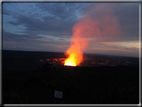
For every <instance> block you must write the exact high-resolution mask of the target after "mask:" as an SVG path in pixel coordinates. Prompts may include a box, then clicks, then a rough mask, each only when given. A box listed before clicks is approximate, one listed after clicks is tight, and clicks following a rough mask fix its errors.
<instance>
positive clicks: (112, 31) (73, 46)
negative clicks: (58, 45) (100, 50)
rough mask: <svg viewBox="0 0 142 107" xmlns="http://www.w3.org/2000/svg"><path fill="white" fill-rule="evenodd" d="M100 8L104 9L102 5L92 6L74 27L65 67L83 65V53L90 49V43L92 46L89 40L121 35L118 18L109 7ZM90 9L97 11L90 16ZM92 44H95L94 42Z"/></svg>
mask: <svg viewBox="0 0 142 107" xmlns="http://www.w3.org/2000/svg"><path fill="white" fill-rule="evenodd" d="M100 7H102V5H101V4H100V5H97V6H94V5H92V6H91V7H90V8H89V9H88V10H87V11H86V12H85V13H84V17H82V18H81V19H80V20H79V22H78V23H76V24H75V25H74V26H73V30H72V31H73V35H72V37H71V43H70V47H69V49H68V50H67V51H66V53H65V54H66V55H67V57H68V58H67V59H66V60H65V62H64V65H66V66H78V65H80V64H81V62H82V61H83V51H85V50H86V48H87V47H88V43H89V44H91V41H88V39H90V38H91V39H93V38H98V39H102V38H105V37H108V36H114V35H118V34H119V33H118V32H120V30H119V23H118V20H117V17H116V16H115V15H113V12H112V9H111V8H110V7H107V9H105V10H104V9H103V8H100ZM90 9H91V10H92V9H93V11H94V10H96V11H95V12H93V15H90V16H89V14H88V12H90ZM104 11H105V12H104ZM94 16H95V17H94ZM96 16H97V17H96ZM92 43H93V44H94V42H92Z"/></svg>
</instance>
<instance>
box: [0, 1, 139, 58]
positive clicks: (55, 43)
mask: <svg viewBox="0 0 142 107" xmlns="http://www.w3.org/2000/svg"><path fill="white" fill-rule="evenodd" d="M2 9H3V11H2V12H3V14H2V18H3V26H2V27H3V29H2V30H3V33H2V39H3V40H2V41H3V47H2V48H3V49H5V50H26V51H48V52H65V51H66V50H67V49H68V48H69V47H70V41H71V38H72V35H73V28H74V27H75V26H77V25H78V23H82V19H83V18H84V17H87V18H89V20H91V21H92V24H93V27H92V29H93V31H92V32H91V33H88V28H86V27H85V26H84V24H81V25H82V26H83V29H84V30H83V32H85V33H84V35H90V36H87V37H86V36H85V37H84V38H85V39H86V40H87V41H88V47H87V48H86V50H84V53H94V54H109V55H121V56H135V57H138V56H139V3H3V5H2ZM90 26H91V25H90Z"/></svg>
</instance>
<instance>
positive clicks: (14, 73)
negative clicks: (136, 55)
mask: <svg viewBox="0 0 142 107" xmlns="http://www.w3.org/2000/svg"><path fill="white" fill-rule="evenodd" d="M3 56H4V54H3ZM11 57H12V56H11ZM23 57H25V56H23ZM8 58H9V59H10V56H9V57H8ZM11 59H12V58H11ZM25 59H26V57H25ZM31 59H32V57H31ZM4 60H5V59H4V57H3V60H2V61H3V62H4ZM17 60H18V58H17ZM23 61H24V59H23ZM3 62H2V67H3V65H4V66H6V63H4V64H3ZM7 62H8V61H7ZM25 62H27V63H29V62H30V61H29V62H28V61H25ZM29 65H30V64H29ZM46 65H47V66H49V63H48V62H45V63H44V65H43V67H45V68H44V71H48V72H44V71H42V72H41V71H40V70H29V71H27V70H22V69H21V70H19V69H12V68H11V69H10V68H6V67H3V69H2V103H3V104H57V103H62V104H138V103H139V67H138V66H132V67H131V66H122V67H121V66H119V67H118V66H114V67H107V66H106V67H105V66H99V67H62V68H55V69H51V68H50V67H47V66H46ZM9 66H10V63H9ZM15 66H16V65H15ZM13 68H14V67H13ZM55 90H59V91H62V92H63V98H62V99H57V98H54V91H55Z"/></svg>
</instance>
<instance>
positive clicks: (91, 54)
mask: <svg viewBox="0 0 142 107" xmlns="http://www.w3.org/2000/svg"><path fill="white" fill-rule="evenodd" d="M2 51H19V52H50V53H53V52H55V53H65V52H56V51H53V52H51V51H32V50H30V51H29V50H8V49H2ZM83 54H86V55H101V56H112V57H133V58H139V57H136V56H122V55H111V54H95V53H83Z"/></svg>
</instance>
